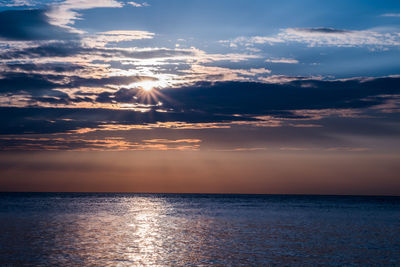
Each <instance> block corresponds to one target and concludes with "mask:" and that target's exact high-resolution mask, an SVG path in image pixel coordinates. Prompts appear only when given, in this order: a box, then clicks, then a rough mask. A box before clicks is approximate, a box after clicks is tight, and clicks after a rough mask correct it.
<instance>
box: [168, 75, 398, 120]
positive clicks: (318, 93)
mask: <svg viewBox="0 0 400 267" xmlns="http://www.w3.org/2000/svg"><path fill="white" fill-rule="evenodd" d="M162 93H163V94H164V95H165V96H167V97H168V99H173V100H174V102H173V103H169V102H165V105H166V106H167V107H171V108H174V109H183V110H197V111H202V112H209V113H217V114H241V115H269V114H276V113H275V112H277V111H278V112H279V111H288V110H298V109H328V108H330V109H342V108H368V107H371V106H373V105H378V104H382V103H383V102H384V101H385V100H386V99H385V98H373V96H377V95H387V97H388V98H390V95H395V94H400V78H380V79H374V80H370V81H364V82H362V81H360V80H348V81H318V80H301V81H293V82H291V83H287V84H265V83H254V82H221V83H215V84H211V83H198V84H197V85H194V86H190V87H183V88H172V89H166V90H162Z"/></svg>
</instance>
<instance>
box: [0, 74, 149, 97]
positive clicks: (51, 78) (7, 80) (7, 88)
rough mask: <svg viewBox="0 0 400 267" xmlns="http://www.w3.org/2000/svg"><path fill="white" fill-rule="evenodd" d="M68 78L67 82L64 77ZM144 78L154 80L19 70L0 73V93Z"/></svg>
mask: <svg viewBox="0 0 400 267" xmlns="http://www.w3.org/2000/svg"><path fill="white" fill-rule="evenodd" d="M65 78H68V80H69V81H68V82H65V81H64V79H65ZM144 80H156V79H155V78H153V77H148V76H111V77H104V78H98V79H96V78H83V77H79V76H68V77H67V76H64V75H52V74H27V73H19V72H7V73H2V74H1V76H0V93H21V92H24V93H28V94H31V95H41V94H47V93H48V92H49V91H51V90H52V89H54V88H77V87H81V86H85V87H104V86H107V85H128V84H131V83H134V82H140V81H144Z"/></svg>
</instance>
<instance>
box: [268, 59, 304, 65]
mask: <svg viewBox="0 0 400 267" xmlns="http://www.w3.org/2000/svg"><path fill="white" fill-rule="evenodd" d="M265 62H269V63H284V64H298V63H299V61H298V60H297V59H293V58H277V59H276V58H275V59H267V60H265Z"/></svg>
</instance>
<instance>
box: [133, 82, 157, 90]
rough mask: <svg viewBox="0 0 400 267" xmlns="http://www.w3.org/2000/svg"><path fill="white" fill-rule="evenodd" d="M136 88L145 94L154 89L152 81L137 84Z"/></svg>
mask: <svg viewBox="0 0 400 267" xmlns="http://www.w3.org/2000/svg"><path fill="white" fill-rule="evenodd" d="M137 85H138V87H139V88H141V89H142V90H144V91H146V92H150V91H151V90H153V88H154V82H152V81H145V82H140V83H137Z"/></svg>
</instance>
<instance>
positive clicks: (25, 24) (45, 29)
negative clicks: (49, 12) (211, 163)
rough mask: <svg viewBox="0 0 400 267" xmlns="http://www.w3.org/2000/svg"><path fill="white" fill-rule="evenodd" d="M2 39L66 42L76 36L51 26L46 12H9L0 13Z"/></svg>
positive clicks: (0, 35) (0, 36)
mask: <svg viewBox="0 0 400 267" xmlns="http://www.w3.org/2000/svg"><path fill="white" fill-rule="evenodd" d="M0 25H1V27H0V39H6V40H17V41H30V40H65V39H72V38H76V37H77V36H76V34H73V33H70V32H68V31H67V30H66V29H64V28H61V27H57V26H54V25H51V24H50V23H49V22H48V17H47V16H46V15H45V10H39V9H33V10H7V11H3V12H0Z"/></svg>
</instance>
